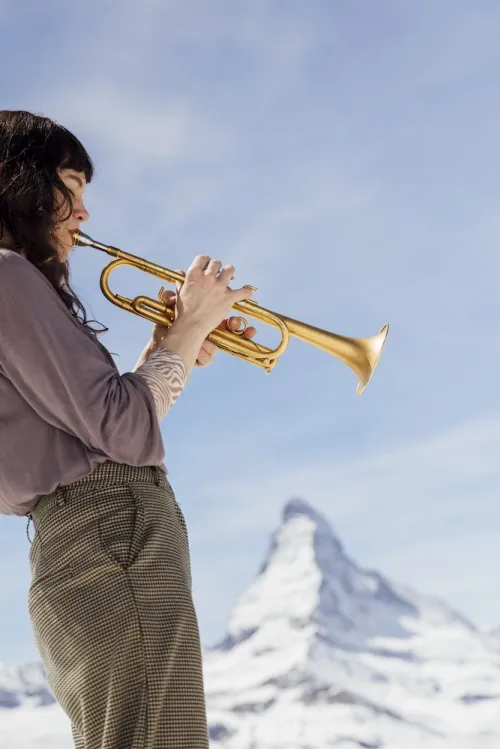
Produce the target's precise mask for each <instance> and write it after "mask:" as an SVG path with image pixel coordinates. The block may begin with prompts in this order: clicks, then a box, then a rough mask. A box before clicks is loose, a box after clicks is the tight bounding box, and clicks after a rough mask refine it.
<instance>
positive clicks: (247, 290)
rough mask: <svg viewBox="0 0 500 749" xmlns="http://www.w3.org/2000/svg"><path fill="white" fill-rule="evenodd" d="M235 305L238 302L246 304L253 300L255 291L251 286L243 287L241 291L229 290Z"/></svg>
mask: <svg viewBox="0 0 500 749" xmlns="http://www.w3.org/2000/svg"><path fill="white" fill-rule="evenodd" d="M229 293H230V295H231V299H232V300H233V304H236V303H237V302H244V301H246V300H247V299H251V297H252V294H253V289H252V287H251V286H242V287H241V289H229Z"/></svg>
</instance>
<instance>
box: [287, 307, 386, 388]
mask: <svg viewBox="0 0 500 749" xmlns="http://www.w3.org/2000/svg"><path fill="white" fill-rule="evenodd" d="M281 319H282V320H283V322H284V323H285V325H286V326H287V328H288V330H289V331H290V334H291V335H292V336H294V337H295V338H298V339H299V340H301V341H304V342H305V343H308V344H310V345H311V346H315V347H316V348H319V349H321V350H322V351H324V352H325V353H327V354H330V356H334V357H335V358H336V359H339V360H340V361H342V362H343V363H344V364H346V365H347V366H348V367H350V369H351V370H352V371H353V372H354V374H355V375H356V377H357V378H358V387H357V390H356V395H361V393H362V392H363V391H364V390H365V388H366V386H367V385H368V383H369V381H370V379H371V377H372V375H373V373H374V371H375V368H376V366H377V364H378V362H379V359H380V356H381V354H382V349H383V347H384V344H385V341H386V338H387V334H388V333H389V325H388V324H385V325H383V326H382V328H381V329H380V332H379V333H377V334H376V335H374V336H371V337H369V338H350V337H348V336H343V335H339V334H338V333H331V332H329V331H328V330H322V329H321V328H316V327H314V326H313V325H307V324H306V323H303V322H299V321H298V320H294V319H293V318H291V317H285V316H284V315H281Z"/></svg>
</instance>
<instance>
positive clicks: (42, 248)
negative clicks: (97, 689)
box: [0, 110, 109, 340]
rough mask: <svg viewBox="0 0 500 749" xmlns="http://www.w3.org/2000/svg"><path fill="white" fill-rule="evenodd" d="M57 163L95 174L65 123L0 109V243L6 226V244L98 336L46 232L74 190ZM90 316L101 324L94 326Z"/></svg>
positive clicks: (68, 203)
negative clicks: (43, 278) (67, 184)
mask: <svg viewBox="0 0 500 749" xmlns="http://www.w3.org/2000/svg"><path fill="white" fill-rule="evenodd" d="M58 169H74V170H76V171H78V172H83V173H84V174H85V178H86V180H87V183H90V182H91V180H92V177H93V175H94V165H93V163H92V161H91V159H90V156H89V155H88V153H87V151H86V150H85V148H84V147H83V145H82V144H81V143H80V141H79V140H78V138H76V137H75V136H74V135H73V134H72V133H70V132H69V130H67V129H66V128H65V127H63V126H62V125H59V124H57V123H56V122H54V121H53V120H50V119H49V118H48V117H43V116H40V115H36V114H32V113H31V112H23V111H10V110H0V244H1V241H2V237H4V233H5V231H6V232H7V234H8V236H9V237H10V239H11V242H10V244H9V247H10V249H12V250H14V251H15V252H18V253H19V254H22V255H23V256H24V257H25V258H26V259H27V260H29V262H30V263H32V264H33V265H34V266H35V267H36V268H38V270H39V271H40V272H41V273H43V275H44V276H45V278H47V279H48V281H50V283H51V284H52V286H53V287H54V289H55V290H56V292H57V293H58V295H59V296H60V297H61V299H62V301H63V302H64V304H65V305H66V307H67V308H68V310H69V311H70V313H71V314H72V315H73V317H75V318H76V319H77V320H79V322H80V323H82V325H83V326H84V327H85V328H86V330H88V331H89V332H90V333H91V335H92V336H93V337H94V338H95V339H96V340H97V336H98V335H100V334H102V333H105V332H106V331H107V330H109V329H108V328H106V327H105V326H103V325H102V323H99V322H98V321H97V320H87V313H86V311H85V307H84V306H83V304H82V303H81V301H80V300H79V299H78V297H77V295H76V293H75V292H74V291H73V289H72V288H71V286H70V283H69V281H70V268H69V264H68V263H67V262H64V263H62V262H61V261H60V260H59V258H58V255H57V250H56V248H55V246H54V244H53V238H52V236H51V229H52V228H53V226H54V216H55V215H56V214H57V215H60V212H61V211H62V209H64V205H66V206H67V208H68V213H67V215H60V220H63V221H66V220H67V219H68V218H69V217H70V216H71V211H72V201H73V196H72V193H71V190H69V188H68V187H67V186H66V185H65V184H64V182H63V181H62V180H61V178H60V177H59V175H58V172H57V170H58ZM56 190H57V191H59V193H60V195H61V196H62V199H63V203H62V204H61V203H60V198H58V197H57V193H56ZM90 322H98V325H101V327H102V329H101V330H95V329H94V328H92V327H91V326H90V325H89V323H90Z"/></svg>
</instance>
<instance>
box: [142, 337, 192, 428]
mask: <svg viewBox="0 0 500 749" xmlns="http://www.w3.org/2000/svg"><path fill="white" fill-rule="evenodd" d="M133 371H134V372H135V373H136V374H138V375H139V376H140V377H142V378H143V379H144V380H145V382H147V384H148V387H149V389H150V390H151V392H152V394H153V398H154V402H155V407H156V415H157V417H158V420H159V421H161V419H163V417H164V416H165V415H166V414H167V412H168V411H169V410H170V409H171V408H172V406H173V405H174V403H175V401H176V400H177V398H178V397H179V395H180V394H181V393H182V391H183V390H184V387H185V385H186V381H187V371H186V366H185V364H184V362H183V361H182V359H181V357H180V356H179V355H178V354H174V353H173V352H171V351H167V350H166V349H163V348H158V349H156V350H155V351H152V352H151V353H150V354H149V355H148V357H147V359H146V360H145V361H144V362H143V364H140V365H139V366H137V365H136V366H135V368H134V369H133Z"/></svg>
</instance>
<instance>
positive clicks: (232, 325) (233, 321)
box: [227, 317, 244, 333]
mask: <svg viewBox="0 0 500 749" xmlns="http://www.w3.org/2000/svg"><path fill="white" fill-rule="evenodd" d="M240 328H242V329H244V326H242V324H241V318H240V317H230V318H229V319H228V320H227V330H231V331H232V332H233V333H234V332H235V331H236V330H239V329H240Z"/></svg>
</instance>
